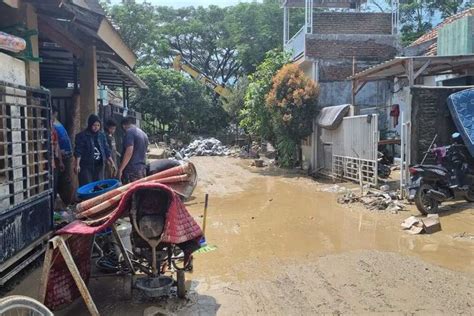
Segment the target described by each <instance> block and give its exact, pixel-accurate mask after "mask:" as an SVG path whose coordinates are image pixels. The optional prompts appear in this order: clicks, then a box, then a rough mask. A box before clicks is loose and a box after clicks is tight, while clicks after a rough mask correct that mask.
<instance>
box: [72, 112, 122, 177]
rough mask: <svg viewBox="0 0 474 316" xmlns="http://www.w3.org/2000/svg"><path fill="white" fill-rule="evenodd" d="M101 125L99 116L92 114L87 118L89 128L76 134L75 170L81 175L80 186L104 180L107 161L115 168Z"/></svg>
mask: <svg viewBox="0 0 474 316" xmlns="http://www.w3.org/2000/svg"><path fill="white" fill-rule="evenodd" d="M101 125H102V124H101V122H100V119H99V117H98V116H97V115H95V114H91V115H90V116H89V119H88V120H87V128H86V129H85V130H84V131H82V132H80V133H79V134H77V135H76V147H75V148H74V157H75V158H76V163H75V165H74V172H75V173H76V174H78V176H79V185H80V186H83V185H86V184H88V183H91V182H94V181H99V180H103V179H104V168H105V164H106V163H107V162H108V163H110V164H111V165H112V166H113V168H115V164H114V161H113V160H112V157H111V155H110V149H109V146H108V144H107V138H106V136H105V134H104V133H103V132H102V131H101Z"/></svg>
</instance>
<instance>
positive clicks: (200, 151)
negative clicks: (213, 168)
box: [180, 137, 231, 158]
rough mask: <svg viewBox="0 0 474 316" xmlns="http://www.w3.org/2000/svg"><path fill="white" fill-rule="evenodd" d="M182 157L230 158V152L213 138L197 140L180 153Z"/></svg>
mask: <svg viewBox="0 0 474 316" xmlns="http://www.w3.org/2000/svg"><path fill="white" fill-rule="evenodd" d="M180 153H181V155H182V156H184V157H188V158H189V157H192V156H230V155H231V151H230V149H229V148H228V147H226V146H223V145H222V142H221V141H220V140H218V139H215V138H213V137H211V138H198V139H196V140H194V141H193V142H192V143H191V144H189V145H188V146H187V147H186V148H183V149H182V150H181V151H180Z"/></svg>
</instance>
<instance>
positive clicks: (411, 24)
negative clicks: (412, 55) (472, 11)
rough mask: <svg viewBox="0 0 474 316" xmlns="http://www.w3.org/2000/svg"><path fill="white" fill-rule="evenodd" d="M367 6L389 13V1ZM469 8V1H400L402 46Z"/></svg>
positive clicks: (376, 0)
mask: <svg viewBox="0 0 474 316" xmlns="http://www.w3.org/2000/svg"><path fill="white" fill-rule="evenodd" d="M369 4H370V5H372V6H373V7H376V8H378V10H380V11H382V12H390V5H391V0H371V1H369ZM469 7H472V3H471V1H469V0H400V22H401V33H402V42H403V44H405V45H408V44H410V43H411V42H413V41H414V40H416V39H417V38H419V37H420V36H421V35H423V34H425V33H426V32H428V31H429V30H431V28H432V27H433V26H435V24H436V23H437V22H438V21H439V20H440V19H445V18H447V17H449V16H452V15H454V14H456V13H459V12H461V11H462V10H465V9H467V8H469Z"/></svg>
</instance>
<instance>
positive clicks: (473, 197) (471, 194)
mask: <svg viewBox="0 0 474 316" xmlns="http://www.w3.org/2000/svg"><path fill="white" fill-rule="evenodd" d="M465 199H466V201H468V202H474V187H470V188H469V191H467V193H466V197H465Z"/></svg>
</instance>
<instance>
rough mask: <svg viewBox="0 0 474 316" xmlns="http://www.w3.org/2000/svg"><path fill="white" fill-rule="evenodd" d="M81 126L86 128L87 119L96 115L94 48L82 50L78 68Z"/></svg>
mask: <svg viewBox="0 0 474 316" xmlns="http://www.w3.org/2000/svg"><path fill="white" fill-rule="evenodd" d="M80 94H81V109H80V113H81V126H82V127H83V128H85V127H86V126H87V118H88V117H89V115H91V114H97V56H96V48H95V46H89V47H87V48H85V49H84V58H83V59H82V65H81V66H80Z"/></svg>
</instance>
